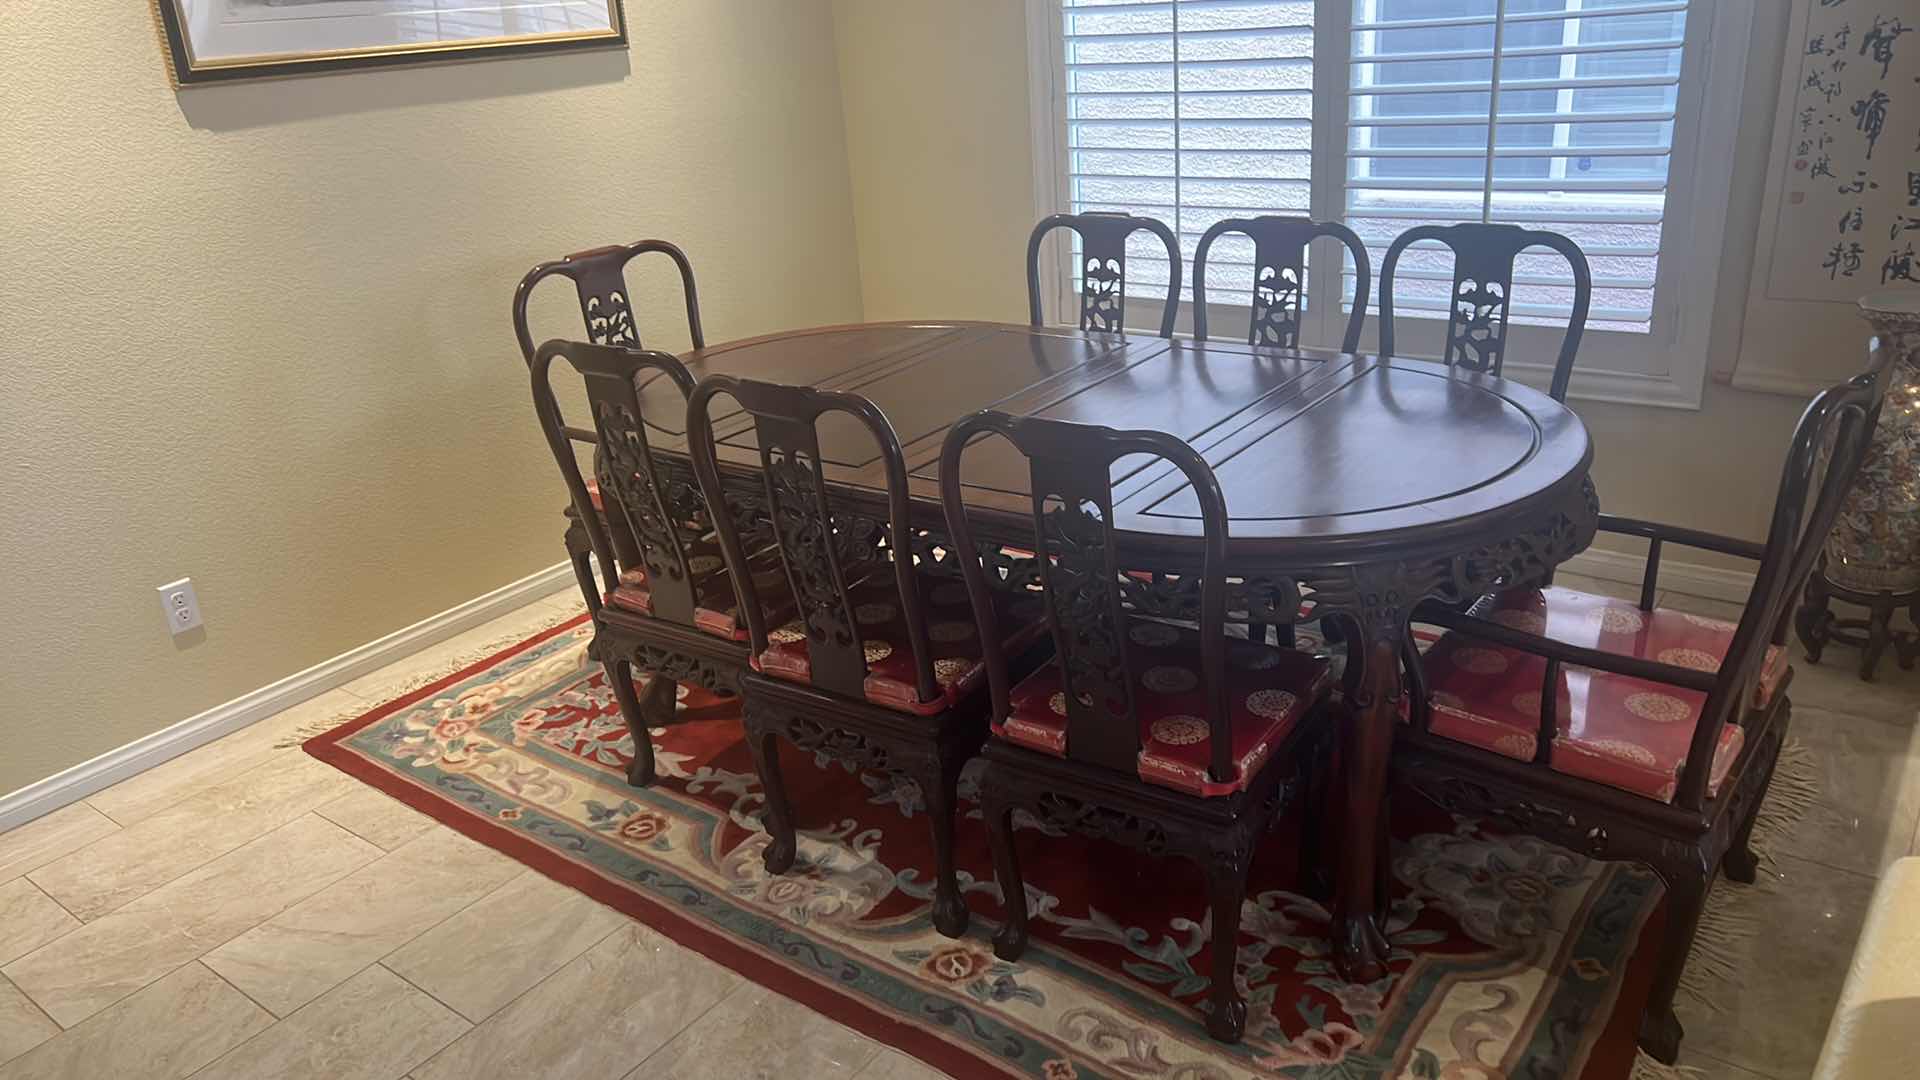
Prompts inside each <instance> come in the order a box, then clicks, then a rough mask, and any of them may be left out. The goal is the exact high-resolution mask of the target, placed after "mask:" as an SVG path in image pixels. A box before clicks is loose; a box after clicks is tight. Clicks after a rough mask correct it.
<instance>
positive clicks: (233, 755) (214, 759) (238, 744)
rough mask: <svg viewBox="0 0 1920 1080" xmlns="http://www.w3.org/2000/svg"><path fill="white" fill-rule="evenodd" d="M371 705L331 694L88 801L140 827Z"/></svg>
mask: <svg viewBox="0 0 1920 1080" xmlns="http://www.w3.org/2000/svg"><path fill="white" fill-rule="evenodd" d="M369 707H370V706H368V705H367V703H366V702H364V701H362V700H360V699H359V698H357V697H354V696H353V695H352V694H349V693H347V692H346V691H344V690H330V691H328V692H327V693H324V694H321V695H319V696H318V697H314V698H311V699H309V700H307V701H304V702H302V703H300V704H299V705H295V706H294V707H293V708H291V709H288V710H286V711H285V712H282V713H279V714H278V715H275V716H270V717H267V718H266V719H265V720H261V721H259V722H258V723H254V724H249V725H247V726H246V727H244V728H241V729H240V730H239V731H236V732H234V733H232V734H231V735H228V736H226V737H225V738H221V739H216V740H214V741H213V742H211V743H208V744H207V745H205V746H202V747H200V748H199V749H197V750H190V751H188V752H187V753H184V754H181V755H180V756H179V757H177V758H174V759H173V760H171V761H165V762H162V763H160V764H159V765H156V766H154V767H153V768H151V769H148V770H147V771H146V772H143V773H141V774H140V775H138V776H135V777H132V778H130V779H127V780H123V781H121V782H120V783H118V784H115V785H113V786H112V787H110V788H108V789H106V790H105V791H100V792H96V793H94V794H93V795H91V796H88V798H87V802H88V803H89V804H90V805H91V806H92V807H93V808H94V809H95V810H98V811H100V812H101V813H103V814H105V815H107V816H108V817H110V818H112V819H113V820H115V821H117V822H119V823H120V824H122V825H137V824H139V823H140V822H142V821H145V820H146V819H148V818H150V817H152V816H153V815H155V814H157V813H159V812H160V811H161V810H164V809H166V808H167V807H169V806H172V805H173V804H174V803H177V802H179V801H181V800H182V799H184V798H186V797H188V796H190V795H193V794H194V793H195V792H197V791H200V790H201V789H203V788H209V787H212V786H214V785H216V784H219V783H222V782H223V781H226V780H228V779H231V778H232V777H235V776H239V775H240V774H242V773H244V772H246V771H247V770H249V769H251V768H253V767H254V766H256V765H259V764H261V763H263V762H265V761H266V760H268V759H269V758H272V757H274V756H275V755H278V754H292V753H299V751H300V747H299V742H298V741H297V740H298V739H299V737H300V735H301V734H302V733H303V732H304V731H306V730H307V729H309V728H311V727H312V726H314V725H316V724H321V723H324V722H326V721H328V720H341V719H346V718H348V717H350V716H353V715H356V714H358V713H361V712H365V711H366V710H367V709H368V708H369Z"/></svg>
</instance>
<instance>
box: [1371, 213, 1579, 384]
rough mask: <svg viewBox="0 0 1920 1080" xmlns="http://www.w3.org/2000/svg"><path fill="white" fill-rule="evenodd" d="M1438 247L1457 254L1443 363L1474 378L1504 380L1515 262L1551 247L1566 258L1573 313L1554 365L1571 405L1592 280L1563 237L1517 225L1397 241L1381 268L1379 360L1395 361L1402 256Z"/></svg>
mask: <svg viewBox="0 0 1920 1080" xmlns="http://www.w3.org/2000/svg"><path fill="white" fill-rule="evenodd" d="M1421 240H1438V241H1440V242H1441V243H1442V244H1445V245H1446V246H1447V247H1448V248H1450V249H1452V251H1453V286H1452V288H1451V289H1450V290H1449V291H1448V293H1447V337H1446V347H1445V351H1444V352H1443V353H1442V354H1441V359H1442V360H1444V361H1446V363H1447V364H1448V365H1450V366H1451V365H1455V364H1458V365H1459V366H1461V367H1464V368H1467V369H1469V370H1471V371H1484V372H1487V373H1489V374H1492V375H1498V374H1500V369H1501V366H1502V365H1503V363H1504V362H1505V360H1506V355H1507V328H1508V323H1509V321H1510V315H1511V308H1512V302H1513V262H1514V259H1515V258H1516V257H1517V256H1518V255H1519V254H1520V252H1521V251H1523V250H1525V249H1527V248H1530V247H1536V246H1538V247H1547V248H1552V249H1553V250H1554V251H1557V252H1559V253H1560V254H1561V255H1563V256H1565V257H1566V260H1567V265H1569V266H1571V267H1572V268H1573V313H1572V315H1571V316H1570V317H1569V318H1568V319H1567V331H1566V335H1565V336H1564V337H1562V338H1561V339H1560V355H1559V358H1558V359H1557V360H1556V361H1555V362H1554V367H1553V384H1552V386H1551V388H1550V389H1549V391H1548V392H1549V393H1550V394H1552V396H1553V399H1554V400H1555V401H1565V400H1566V398H1567V382H1568V380H1569V379H1571V378H1572V377H1573V358H1574V354H1575V353H1577V352H1578V351H1579V349H1580V337H1581V335H1582V334H1583V333H1585V332H1586V327H1587V308H1588V306H1589V305H1590V304H1591V303H1592V301H1593V273H1592V272H1591V271H1590V270H1589V269H1588V268H1587V256H1586V254H1585V253H1584V252H1582V251H1581V250H1580V247H1579V245H1578V244H1575V243H1574V242H1573V241H1572V240H1569V239H1567V238H1566V237H1564V236H1562V235H1560V234H1559V233H1553V232H1543V231H1540V230H1537V229H1523V228H1521V227H1520V226H1518V225H1489V224H1483V223H1479V222H1467V223H1464V224H1460V225H1420V226H1416V227H1414V228H1411V229H1408V230H1407V231H1406V232H1403V233H1401V234H1400V235H1399V236H1397V237H1395V238H1394V240H1393V243H1391V244H1389V245H1388V246H1387V254H1386V256H1385V257H1384V258H1382V259H1381V261H1380V354H1381V355H1382V356H1392V355H1394V326H1393V283H1394V279H1395V276H1396V273H1397V271H1398V270H1399V267H1400V256H1401V254H1402V253H1403V252H1405V251H1406V250H1407V248H1408V246H1409V245H1412V244H1415V243H1418V242H1419V241H1421Z"/></svg>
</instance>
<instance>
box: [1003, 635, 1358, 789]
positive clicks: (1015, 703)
mask: <svg viewBox="0 0 1920 1080" xmlns="http://www.w3.org/2000/svg"><path fill="white" fill-rule="evenodd" d="M1127 670H1128V672H1129V673H1131V674H1132V676H1133V677H1134V679H1135V680H1136V681H1135V683H1134V705H1135V711H1136V712H1137V713H1138V714H1139V722H1140V760H1139V774H1140V779H1142V780H1145V781H1147V782H1148V783H1150V784H1158V785H1160V786H1161V787H1167V788H1172V789H1174V790H1176V791H1184V792H1186V793H1187V794H1189V795H1201V796H1209V797H1210V796H1218V795H1228V794H1231V793H1233V792H1235V791H1239V790H1241V789H1242V788H1244V787H1246V786H1247V782H1248V781H1249V780H1250V779H1252V778H1253V777H1254V776H1257V775H1258V774H1259V772H1260V768H1261V766H1263V765H1265V764H1266V762H1267V759H1268V758H1269V757H1271V756H1272V755H1273V751H1274V748H1275V747H1277V746H1279V745H1280V744H1281V743H1282V742H1284V741H1285V740H1286V738H1287V735H1288V734H1289V733H1290V732H1291V731H1292V730H1293V729H1294V726H1295V725H1297V724H1298V723H1299V722H1300V719H1301V717H1303V716H1305V715H1306V712H1307V710H1308V709H1310V708H1312V707H1313V704H1314V702H1315V701H1316V700H1318V699H1319V697H1320V694H1321V691H1322V690H1323V689H1324V688H1325V686H1326V684H1327V680H1328V678H1329V677H1330V676H1329V668H1328V664H1327V661H1326V660H1325V659H1324V658H1321V657H1316V656H1311V655H1309V654H1307V653H1303V652H1296V651H1294V650H1292V649H1277V648H1274V647H1273V646H1271V645H1258V644H1255V643H1253V642H1250V641H1240V640H1236V641H1233V642H1232V643H1230V644H1229V646H1228V653H1227V704H1228V708H1229V709H1230V714H1229V722H1230V724H1231V725H1232V730H1233V768H1234V774H1233V776H1232V777H1231V778H1229V779H1228V780H1225V781H1216V780H1214V779H1213V778H1212V777H1210V776H1208V775H1207V768H1208V764H1209V761H1210V760H1211V757H1210V755H1211V754H1212V747H1213V740H1212V737H1211V734H1210V732H1209V731H1208V727H1207V721H1206V714H1207V704H1206V695H1205V693H1204V692H1203V691H1202V688H1201V685H1200V633H1199V631H1197V630H1191V629H1188V628H1185V627H1179V626H1171V625H1168V624H1166V623H1161V622H1154V621H1151V620H1148V619H1131V620H1129V622H1128V627H1127ZM1008 705H1009V708H1008V716H1007V718H1006V720H1005V722H1004V723H1001V724H996V725H995V726H994V733H995V734H996V735H998V736H999V737H1000V738H1003V739H1006V740H1007V741H1008V742H1013V743H1018V744H1020V745H1021V746H1025V747H1028V748H1029V749H1033V750H1038V751H1040V752H1042V753H1047V754H1052V755H1054V756H1056V757H1065V756H1067V698H1066V693H1065V684H1064V682H1063V681H1062V679H1061V674H1060V665H1059V664H1058V663H1052V664H1048V665H1046V666H1045V667H1043V668H1041V669H1040V670H1039V671H1036V672H1034V673H1033V674H1032V675H1030V676H1028V677H1027V678H1026V679H1023V680H1021V682H1020V684H1019V685H1018V686H1015V687H1014V688H1013V694H1012V696H1011V699H1010V700H1009V702H1008Z"/></svg>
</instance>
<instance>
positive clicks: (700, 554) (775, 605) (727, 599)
mask: <svg viewBox="0 0 1920 1080" xmlns="http://www.w3.org/2000/svg"><path fill="white" fill-rule="evenodd" d="M751 565H752V566H753V568H754V569H753V584H754V588H755V589H756V590H757V591H758V594H759V597H760V607H761V609H762V610H764V611H765V612H766V613H767V619H768V620H769V621H771V622H780V621H783V620H785V619H788V618H790V617H792V615H793V610H794V608H793V596H792V593H791V591H790V590H789V589H788V588H787V575H786V573H785V571H784V570H782V569H781V566H780V556H779V555H778V553H776V552H773V551H767V552H764V553H762V554H761V555H759V556H756V557H755V558H754V559H753V560H752V561H751ZM687 570H688V571H689V572H690V573H691V574H692V575H693V625H694V627H695V628H696V629H699V630H704V631H706V632H707V633H709V634H712V635H713V636H715V637H718V638H725V639H727V640H729V641H745V640H747V622H746V620H745V619H743V618H741V617H740V604H739V598H738V597H736V596H735V595H734V591H733V579H732V577H731V576H729V575H728V573H727V566H726V561H725V560H724V559H722V558H721V556H720V548H719V545H718V544H716V543H714V542H713V540H711V539H705V540H701V541H698V542H696V543H694V544H690V545H688V547H687ZM606 602H607V603H609V604H611V605H613V606H614V607H618V608H625V609H626V610H628V611H635V612H638V613H640V614H642V615H652V614H653V591H652V589H651V588H650V587H649V585H648V583H647V574H646V571H644V570H641V569H639V568H637V567H636V568H633V569H629V570H624V571H621V573H620V584H619V585H618V586H616V587H615V588H614V590H613V591H612V592H610V593H608V594H607V596H606Z"/></svg>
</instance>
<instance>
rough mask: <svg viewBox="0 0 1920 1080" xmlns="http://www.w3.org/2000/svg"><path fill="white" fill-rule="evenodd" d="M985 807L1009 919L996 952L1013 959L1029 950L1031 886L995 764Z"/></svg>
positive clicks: (986, 783)
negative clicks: (998, 790)
mask: <svg viewBox="0 0 1920 1080" xmlns="http://www.w3.org/2000/svg"><path fill="white" fill-rule="evenodd" d="M981 788H982V793H983V799H982V809H983V810H985V811H986V819H987V840H988V842H989V843H990V844H992V845H993V878H994V881H995V883H997V884H998V885H999V886H1000V906H1001V908H1002V910H1003V911H1005V913H1006V915H1005V919H1004V921H1002V922H1001V924H1000V930H999V931H998V932H997V933H995V934H994V935H993V955H995V956H997V957H999V958H1000V959H1002V960H1006V961H1008V962H1012V961H1014V960H1018V959H1020V955H1021V954H1022V953H1024V952H1026V951H1027V885H1026V881H1025V879H1023V878H1022V877H1021V876H1020V857H1019V855H1018V853H1017V852H1016V851H1015V850H1014V846H1013V806H1012V805H1011V804H1009V803H1008V802H1006V801H1005V800H1004V799H1000V798H996V797H995V796H994V795H993V794H992V788H993V766H992V765H989V766H987V776H985V777H983V778H982V781H981Z"/></svg>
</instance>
